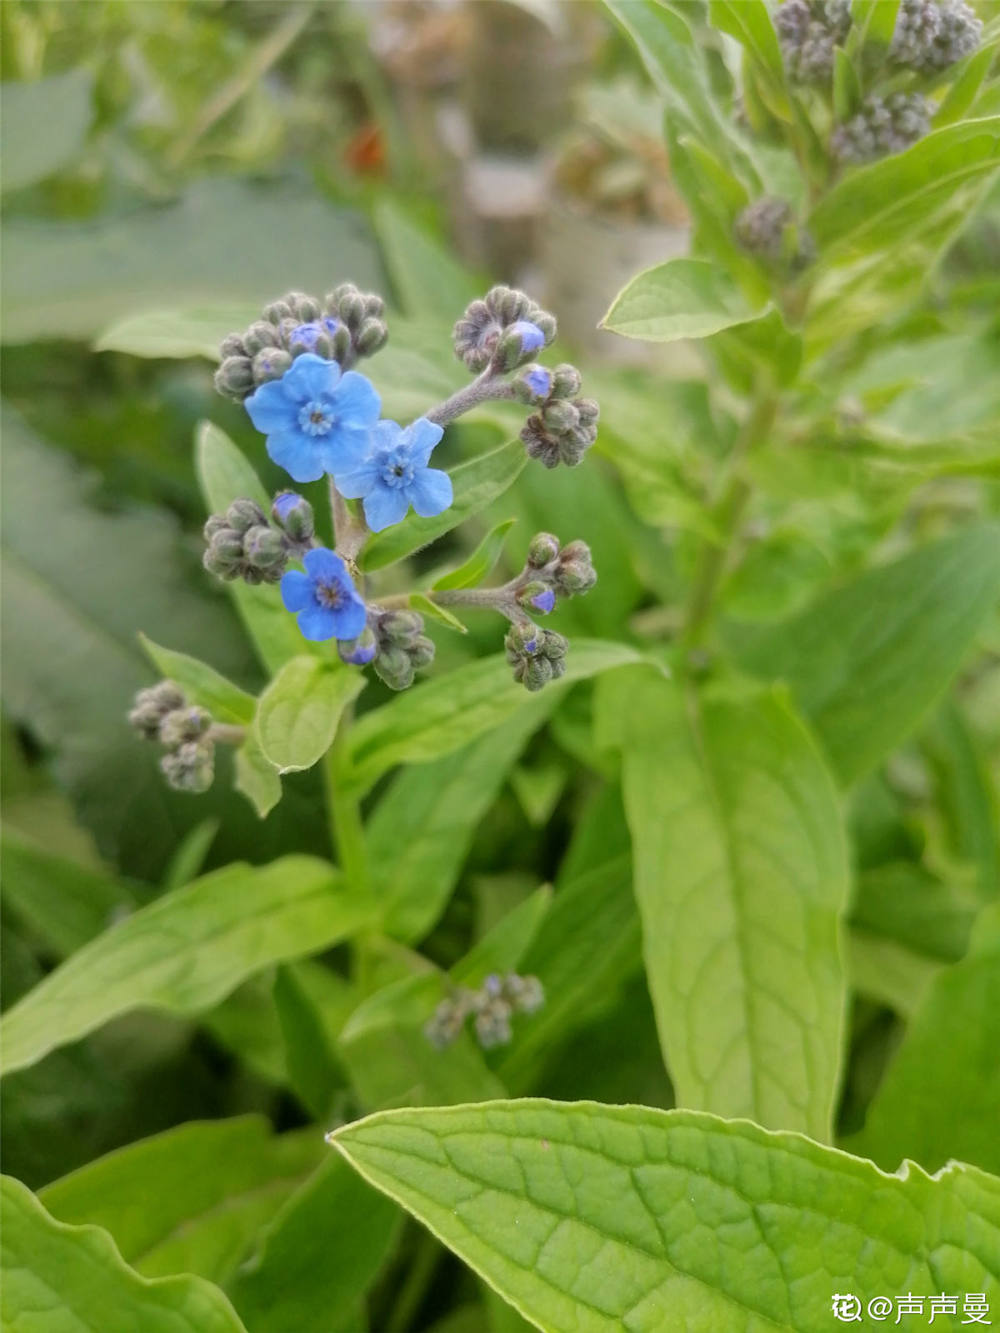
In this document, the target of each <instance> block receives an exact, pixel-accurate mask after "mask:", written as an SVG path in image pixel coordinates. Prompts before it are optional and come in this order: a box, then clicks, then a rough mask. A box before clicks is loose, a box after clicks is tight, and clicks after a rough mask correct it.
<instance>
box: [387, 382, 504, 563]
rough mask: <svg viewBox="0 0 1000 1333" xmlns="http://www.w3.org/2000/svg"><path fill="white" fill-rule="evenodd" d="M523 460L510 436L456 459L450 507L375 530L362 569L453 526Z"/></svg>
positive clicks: (489, 499)
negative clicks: (496, 445)
mask: <svg viewBox="0 0 1000 1333" xmlns="http://www.w3.org/2000/svg"><path fill="white" fill-rule="evenodd" d="M430 406H431V404H428V407H430ZM527 461H528V455H527V454H526V453H525V452H524V445H523V444H522V443H521V441H520V440H519V439H514V440H508V441H507V443H506V444H502V445H501V446H500V448H499V449H493V450H491V451H490V452H489V453H486V454H480V455H479V456H478V457H476V458H470V459H469V460H468V462H465V463H459V465H458V467H456V468H453V469H452V472H451V481H452V486H453V487H454V493H455V498H454V501H453V502H452V504H451V507H450V508H448V509H446V510H445V511H444V512H443V513H442V514H438V515H437V517H436V518H419V517H418V516H417V515H416V514H411V515H410V516H409V518H406V519H404V520H403V522H402V523H397V524H395V525H394V526H393V527H391V528H385V529H383V531H382V532H378V533H376V534H375V536H374V537H372V539H371V540H370V541H369V543H368V545H367V546H366V547H365V549H364V550H363V551H362V553H361V564H362V566H363V567H364V568H365V569H366V570H374V569H381V568H382V567H383V566H384V565H391V564H393V563H394V562H395V561H396V560H402V559H403V557H404V556H407V555H412V553H413V552H414V551H419V550H420V548H421V547H422V546H427V545H428V544H429V543H430V542H433V541H436V540H437V538H438V537H442V536H444V534H445V533H446V532H450V531H451V530H452V528H457V527H458V525H459V524H460V523H464V522H465V520H466V519H467V518H471V517H472V516H473V514H478V513H479V512H480V511H481V510H483V509H485V508H486V507H487V506H488V505H491V504H492V503H493V501H494V500H496V499H497V498H498V497H499V496H501V495H503V493H504V491H506V490H509V488H510V487H511V486H512V485H513V484H514V482H515V481H516V480H517V478H518V477H519V476H520V474H521V472H522V470H523V469H524V466H525V464H526V463H527Z"/></svg>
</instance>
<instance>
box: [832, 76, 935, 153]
mask: <svg viewBox="0 0 1000 1333" xmlns="http://www.w3.org/2000/svg"><path fill="white" fill-rule="evenodd" d="M930 127H931V122H930V106H929V103H928V101H927V99H926V97H923V96H922V95H921V94H920V93H903V92H896V93H890V94H889V96H888V97H879V96H877V95H872V96H869V97H866V98H865V99H864V101H863V102H862V104H861V109H860V110H859V111H858V112H857V113H856V114H855V115H853V116H852V117H851V118H850V120H847V121H845V122H844V123H843V124H842V125H838V126H837V128H836V129H835V130H834V132H833V134H832V136H831V138H830V149H831V151H832V153H833V155H834V157H835V158H837V160H838V161H840V162H844V163H858V162H872V161H874V160H875V159H876V158H879V157H885V156H886V154H888V153H901V152H902V151H903V149H904V148H909V147H910V146H911V145H912V144H915V143H916V142H917V140H918V139H922V138H923V137H924V135H925V134H927V133H928V131H929V130H930Z"/></svg>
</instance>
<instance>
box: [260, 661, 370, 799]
mask: <svg viewBox="0 0 1000 1333" xmlns="http://www.w3.org/2000/svg"><path fill="white" fill-rule="evenodd" d="M364 687H365V678H364V676H363V675H362V674H361V672H360V671H351V670H349V669H348V668H346V667H344V666H342V665H341V663H340V662H339V661H337V660H333V661H330V662H320V661H319V660H318V659H317V658H315V657H293V658H292V660H291V661H290V662H286V663H285V665H284V666H283V667H282V668H281V670H280V671H279V672H278V674H277V675H276V676H275V677H274V679H273V680H272V681H271V683H270V685H268V687H267V689H266V690H265V691H264V693H263V694H262V695H261V696H260V705H259V706H258V709H257V717H256V719H255V721H254V733H255V735H256V738H257V741H258V742H259V744H260V748H261V750H262V751H263V754H264V756H265V758H267V759H269V760H270V761H271V763H272V764H274V766H275V768H276V769H277V770H278V772H279V773H291V772H294V771H296V770H298V769H303V768H311V767H312V765H313V764H315V763H316V762H317V760H319V759H321V758H322V757H323V755H324V754H326V752H327V750H328V749H329V748H330V746H331V745H332V744H333V738H334V736H335V735H336V734H337V725H338V723H339V722H340V717H341V714H342V713H343V711H344V709H345V708H346V707H347V705H348V704H349V703H350V702H351V700H352V699H356V698H357V696H358V695H359V694H360V693H361V691H362V690H363V689H364Z"/></svg>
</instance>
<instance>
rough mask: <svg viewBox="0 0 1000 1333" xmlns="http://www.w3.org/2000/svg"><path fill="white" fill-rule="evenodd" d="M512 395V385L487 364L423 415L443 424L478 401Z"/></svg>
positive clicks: (510, 397)
mask: <svg viewBox="0 0 1000 1333" xmlns="http://www.w3.org/2000/svg"><path fill="white" fill-rule="evenodd" d="M513 397H514V390H513V388H512V386H511V385H510V384H505V383H504V382H503V381H502V380H501V379H500V378H499V376H498V375H497V372H496V371H495V370H494V369H493V367H492V366H487V367H486V369H485V370H484V371H483V372H482V374H481V375H478V376H477V377H476V379H474V380H473V381H472V383H471V384H467V385H466V386H465V388H464V389H459V390H458V391H457V393H453V394H452V395H451V397H450V398H446V399H445V400H444V402H443V403H438V405H437V407H432V408H431V410H430V411H429V412H425V413H424V415H425V416H426V418H427V420H428V421H433V422H435V423H436V424H437V425H438V426H445V425H447V424H448V422H449V421H454V420H455V418H456V417H460V416H461V415H462V414H463V412H468V411H470V410H471V409H472V408H473V407H478V406H479V404H480V403H486V402H490V401H493V400H497V399H504V398H507V399H513Z"/></svg>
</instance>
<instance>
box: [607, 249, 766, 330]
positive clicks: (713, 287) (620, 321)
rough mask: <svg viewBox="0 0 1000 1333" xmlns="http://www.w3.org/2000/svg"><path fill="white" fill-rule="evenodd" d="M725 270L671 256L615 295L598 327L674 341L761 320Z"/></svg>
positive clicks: (704, 260)
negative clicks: (671, 257)
mask: <svg viewBox="0 0 1000 1333" xmlns="http://www.w3.org/2000/svg"><path fill="white" fill-rule="evenodd" d="M764 313H765V308H764V307H759V308H754V307H753V306H751V305H750V304H749V302H748V301H747V299H746V297H745V296H744V295H743V292H742V291H741V290H740V288H739V287H737V285H736V283H735V282H734V281H733V280H732V278H730V277H729V275H728V274H727V273H726V272H725V270H724V269H722V268H719V267H718V266H717V265H715V264H712V263H710V262H709V261H708V260H706V259H670V260H668V261H667V263H665V264H658V265H657V266H656V267H655V268H649V269H646V271H645V272H644V273H640V274H639V275H638V276H637V277H635V278H633V279H632V280H631V282H629V283H628V284H627V286H625V287H624V288H623V289H622V290H621V291H620V292H619V293H618V295H617V296H616V297H615V299H614V301H613V302H612V305H611V309H610V310H609V311H608V313H607V314H606V315H605V316H604V318H603V319H602V320H601V328H604V329H609V330H610V331H611V332H612V333H620V334H621V335H622V336H623V337H625V338H642V339H644V340H646V341H648V342H674V341H676V339H678V338H707V337H708V336H709V334H712V333H718V332H719V331H720V329H728V328H731V327H732V326H733V325H734V324H745V323H747V321H749V320H753V319H759V318H760V316H761V315H763V314H764Z"/></svg>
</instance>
